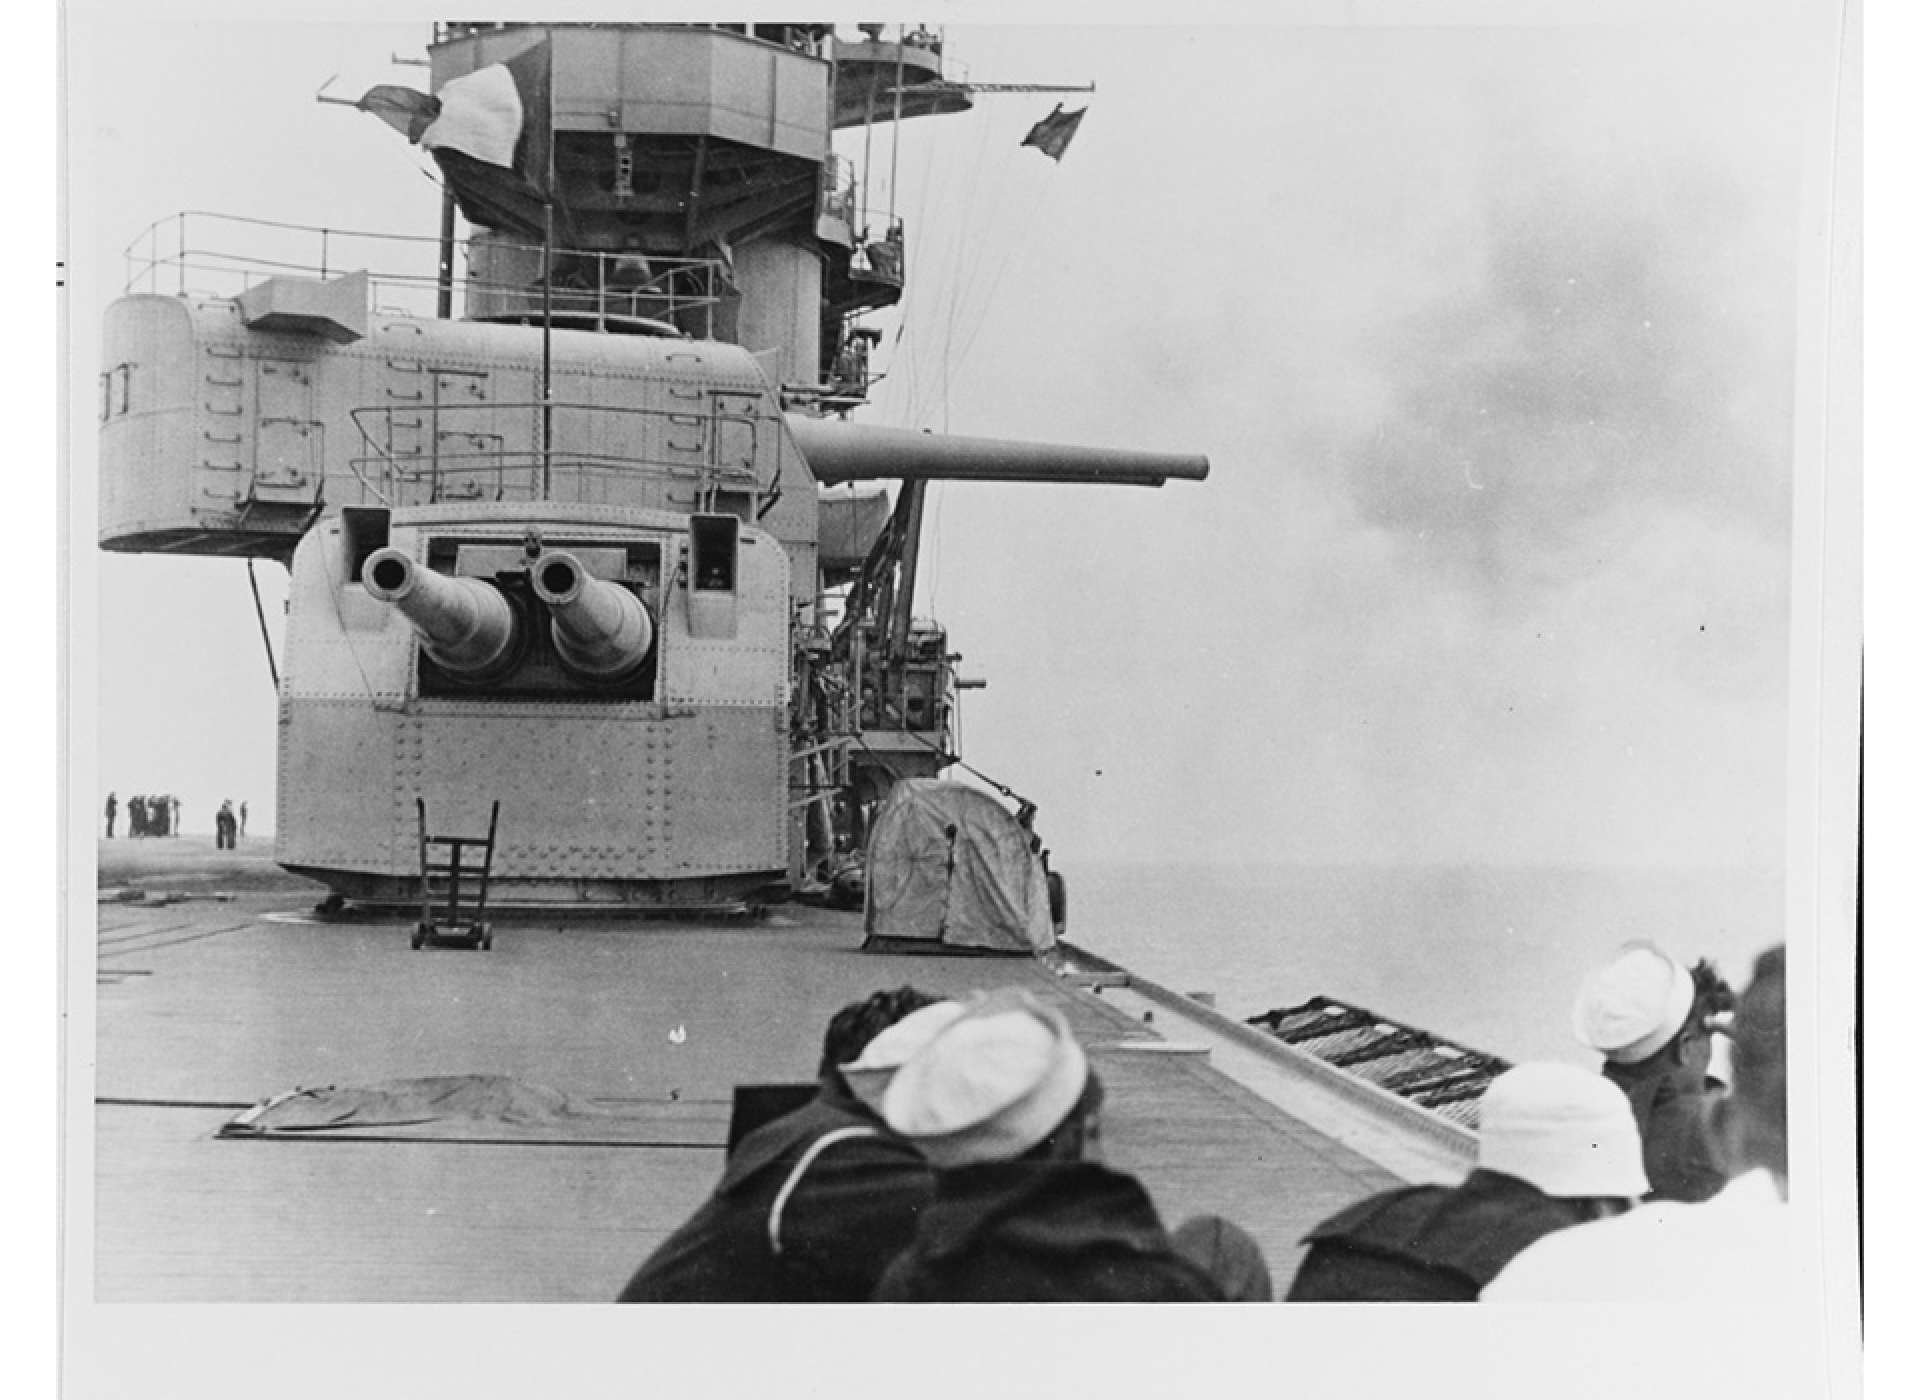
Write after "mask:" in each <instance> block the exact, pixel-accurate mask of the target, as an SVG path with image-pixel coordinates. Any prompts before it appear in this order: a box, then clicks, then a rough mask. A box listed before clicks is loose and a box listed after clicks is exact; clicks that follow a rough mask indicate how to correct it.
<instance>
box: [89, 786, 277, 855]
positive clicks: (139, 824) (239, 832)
mask: <svg viewBox="0 0 1920 1400" xmlns="http://www.w3.org/2000/svg"><path fill="white" fill-rule="evenodd" d="M105 810H106V817H107V839H108V840H109V841H111V840H112V839H113V828H114V823H115V821H116V820H117V819H118V817H119V815H120V795H119V793H117V792H110V793H108V794H107V804H106V809H105ZM179 834H180V799H179V798H177V797H174V796H172V795H170V794H166V793H160V794H156V795H154V796H151V797H149V796H147V795H146V794H144V793H137V794H135V795H134V796H132V797H129V798H128V799H127V835H129V836H178V835H179ZM246 834H247V804H246V803H244V802H242V803H241V804H240V806H239V808H238V810H236V809H235V807H234V805H233V799H232V798H228V799H227V800H226V801H224V802H222V803H221V804H220V810H219V811H217V812H215V813H214V815H213V837H214V845H215V846H216V847H217V848H218V849H220V850H223V851H231V850H233V849H235V847H236V846H237V844H238V838H239V837H242V836H245V835H246Z"/></svg>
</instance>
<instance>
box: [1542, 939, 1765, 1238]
mask: <svg viewBox="0 0 1920 1400" xmlns="http://www.w3.org/2000/svg"><path fill="white" fill-rule="evenodd" d="M1732 1007H1733V991H1732V989H1731V988H1729V987H1728V986H1727V984H1726V981H1725V980H1724V979H1723V978H1722V977H1721V976H1720V974H1719V973H1718V972H1716V971H1715V970H1714V968H1713V965H1712V964H1711V963H1709V962H1707V961H1706V960H1705V959H1702V960H1701V961H1700V962H1698V963H1696V964H1695V965H1694V967H1693V970H1692V972H1688V971H1687V970H1686V969H1685V968H1683V967H1681V965H1680V964H1679V963H1677V962H1675V961H1674V960H1673V959H1672V958H1670V957H1668V956H1667V954H1666V953H1664V952H1663V951H1661V949H1659V948H1657V947H1655V946H1654V945H1653V944H1652V943H1647V942H1633V943H1628V944H1626V945H1625V946H1624V947H1622V948H1621V949H1620V951H1619V952H1618V953H1617V954H1615V955H1614V957H1613V959H1612V961H1610V962H1609V963H1607V965H1606V966H1605V967H1602V968H1600V969H1598V970H1597V971H1596V972H1594V973H1593V974H1592V975H1591V976H1590V977H1588V978H1587V980H1586V981H1585V982H1584V983H1582V984H1581V987H1580V991H1579V994H1578V995H1577V996H1576V997H1575V999H1574V1004H1573V1033H1574V1035H1575V1037H1576V1038H1577V1039H1578V1040H1579V1041H1580V1043H1581V1044H1582V1045H1585V1046H1587V1047H1588V1048H1589V1049H1593V1050H1598V1051H1599V1052H1600V1053H1601V1054H1602V1055H1604V1056H1606V1063H1605V1065H1604V1066H1603V1068H1602V1070H1601V1073H1603V1074H1605V1075H1606V1077H1607V1078H1608V1079H1610V1080H1611V1081H1613V1083H1615V1084H1617V1085H1619V1086H1620V1088H1621V1089H1622V1090H1623V1091H1624V1092H1625V1093H1626V1096H1627V1099H1628V1101H1629V1102H1630V1103H1632V1105H1633V1116H1634V1121H1635V1122H1637V1123H1638V1124H1639V1125H1640V1138H1641V1142H1642V1144H1643V1148H1644V1151H1645V1153H1646V1167H1647V1180H1648V1182H1649V1183H1651V1186H1652V1198H1653V1199H1654V1200H1673V1201H1704V1200H1706V1199H1707V1198H1708V1197H1709V1196H1711V1195H1713V1194H1714V1192H1716V1191H1718V1190H1719V1189H1720V1188H1721V1187H1722V1186H1724V1185H1725V1184H1726V1180H1727V1177H1726V1172H1725V1171H1724V1170H1723V1169H1722V1168H1721V1166H1720V1164H1719V1162H1718V1161H1716V1160H1715V1157H1714V1150H1713V1145H1712V1142H1711V1136H1710V1134H1709V1132H1708V1127H1707V1120H1708V1116H1709V1114H1710V1113H1711V1112H1712V1109H1713V1105H1714V1102H1715V1101H1716V1100H1717V1099H1718V1098H1719V1097H1720V1096H1721V1095H1722V1094H1723V1093H1724V1092H1725V1086H1724V1085H1723V1084H1721V1083H1720V1082H1719V1081H1718V1080H1715V1079H1713V1078H1710V1077H1709V1074H1708V1067H1709V1065H1710V1063H1711V1061H1712V1058H1713V1035H1714V1032H1715V1031H1716V1030H1717V1029H1719V1028H1720V1027H1721V1025H1722V1024H1723V1021H1722V1018H1723V1016H1724V1013H1726V1012H1728V1011H1730V1010H1731V1009H1732Z"/></svg>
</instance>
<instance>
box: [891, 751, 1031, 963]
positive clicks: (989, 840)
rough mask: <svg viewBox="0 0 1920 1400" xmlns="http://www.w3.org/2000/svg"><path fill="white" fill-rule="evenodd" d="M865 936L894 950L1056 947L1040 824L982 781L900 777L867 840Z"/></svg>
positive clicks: (1011, 950)
mask: <svg viewBox="0 0 1920 1400" xmlns="http://www.w3.org/2000/svg"><path fill="white" fill-rule="evenodd" d="M866 910H867V915H866V927H867V938H868V940H869V943H870V944H874V943H881V942H884V943H885V944H886V945H888V946H889V947H890V949H899V948H902V947H905V948H907V950H908V951H911V945H914V944H919V945H924V946H925V948H926V950H927V951H929V952H938V951H962V950H966V951H974V952H997V953H1037V952H1041V951H1043V950H1045V949H1047V948H1051V947H1052V946H1053V920H1052V917H1051V915H1050V914H1049V913H1048V908H1047V876H1046V871H1045V870H1044V869H1043V868H1042V867H1041V864H1040V855H1039V852H1038V851H1036V850H1035V849H1034V848H1033V833H1032V831H1030V830H1029V829H1028V828H1026V827H1023V826H1021V825H1020V823H1019V822H1017V821H1015V820H1014V817H1013V814H1012V813H1011V812H1009V811H1008V810H1007V809H1006V808H1005V807H1003V806H1001V805H1000V803H999V802H997V801H996V800H995V799H994V798H993V797H992V796H990V795H989V794H987V793H985V792H982V791H980V790H979V789H978V788H971V787H967V786H965V785H963V784H960V783H950V782H943V781H941V780H939V779H936V778H909V779H906V780H903V781H901V782H899V783H896V784H894V787H893V791H892V793H891V794H890V795H889V796H888V798H887V802H886V805H885V806H884V807H882V808H881V809H880V815H879V817H878V818H877V819H876V820H875V822H874V824H873V833H872V837H871V839H870V840H869V842H868V847H867V906H866Z"/></svg>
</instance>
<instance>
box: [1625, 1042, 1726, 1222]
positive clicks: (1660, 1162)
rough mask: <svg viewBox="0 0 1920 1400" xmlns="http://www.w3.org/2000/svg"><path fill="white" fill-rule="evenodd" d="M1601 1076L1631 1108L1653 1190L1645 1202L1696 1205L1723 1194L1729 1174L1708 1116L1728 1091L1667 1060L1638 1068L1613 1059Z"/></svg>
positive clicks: (1660, 1057)
mask: <svg viewBox="0 0 1920 1400" xmlns="http://www.w3.org/2000/svg"><path fill="white" fill-rule="evenodd" d="M1600 1072H1601V1073H1602V1074H1604V1075H1606V1077H1607V1078H1608V1079H1609V1080H1610V1081H1612V1083H1614V1084H1615V1085H1617V1086H1618V1087H1619V1089H1620V1091H1621V1092H1622V1093H1624V1094H1625V1095H1626V1096H1627V1102H1628V1103H1630V1104H1632V1105H1633V1121H1634V1122H1635V1123H1637V1124H1639V1126H1640V1142H1641V1148H1642V1161H1643V1163H1644V1164H1645V1166H1646V1169H1647V1184H1648V1185H1649V1186H1651V1187H1652V1188H1653V1189H1652V1191H1650V1192H1649V1193H1648V1195H1647V1199H1648V1200H1651V1201H1688V1202H1695V1203H1697V1202H1700V1201H1705V1200H1710V1199H1711V1198H1712V1197H1714V1196H1717V1195H1719V1194H1720V1188H1721V1187H1723V1186H1725V1185H1726V1184H1727V1173H1726V1169H1725V1168H1724V1167H1723V1166H1722V1165H1721V1164H1720V1161H1719V1159H1718V1154H1717V1153H1716V1152H1715V1150H1714V1144H1713V1133H1712V1120H1711V1116H1710V1113H1711V1109H1712V1107H1713V1104H1714V1100H1715V1099H1716V1098H1718V1097H1719V1096H1720V1095H1721V1094H1723V1093H1724V1092H1725V1090H1722V1089H1718V1088H1715V1087H1712V1086H1711V1085H1710V1084H1709V1081H1708V1079H1707V1077H1706V1075H1705V1074H1704V1073H1701V1072H1699V1071H1695V1070H1690V1069H1687V1068H1685V1067H1683V1066H1677V1065H1674V1064H1671V1063H1669V1062H1668V1060H1667V1058H1666V1056H1664V1055H1656V1056H1654V1058H1653V1059H1652V1060H1649V1061H1647V1062H1645V1063H1643V1064H1637V1065H1618V1064H1614V1063H1613V1062H1612V1061H1611V1060H1609V1061H1608V1062H1607V1063H1606V1064H1605V1065H1604V1066H1602V1068H1601V1070H1600ZM1715 1082H1716V1083H1717V1081H1715Z"/></svg>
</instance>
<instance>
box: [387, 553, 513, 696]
mask: <svg viewBox="0 0 1920 1400" xmlns="http://www.w3.org/2000/svg"><path fill="white" fill-rule="evenodd" d="M360 577H361V581H362V582H363V583H364V584H365V585H366V589H367V592H369V593H371V594H372V595H373V596H374V597H376V598H378V599H379V600H380V601H381V602H383V603H391V604H393V605H394V607H396V608H398V609H399V610H400V612H401V614H402V615H403V616H404V617H405V618H406V619H407V621H408V622H410V623H412V624H413V629H414V631H416V632H418V633H419V634H420V645H421V648H422V649H423V650H424V651H425V652H426V653H427V655H428V656H429V657H431V658H432V659H433V661H434V663H435V664H436V665H438V666H439V667H440V668H441V669H442V670H445V671H449V672H451V673H453V674H454V675H457V676H459V677H461V678H462V679H465V680H484V679H486V678H488V677H489V676H492V675H494V674H496V673H498V672H500V671H502V670H504V669H505V668H506V667H507V666H508V665H510V664H511V663H512V660H513V657H514V654H515V652H516V651H518V647H517V645H516V643H517V642H518V641H519V635H518V634H519V628H518V624H517V623H516V620H515V618H514V613H513V607H512V605H511V604H509V603H508V602H507V599H506V596H505V595H504V594H502V593H501V592H500V590H499V589H497V588H495V587H494V586H493V585H492V584H490V583H488V582H486V581H485V580H484V579H477V578H454V577H451V576H449V575H447V574H437V573H435V572H434V571H433V570H432V569H427V568H422V567H421V566H420V565H419V564H416V563H415V562H414V560H413V557H412V556H411V555H409V554H407V553H405V552H404V551H402V550H398V549H381V550H376V551H375V552H374V553H372V554H370V555H368V556H367V561H366V563H365V565H364V566H362V569H361V574H360Z"/></svg>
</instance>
